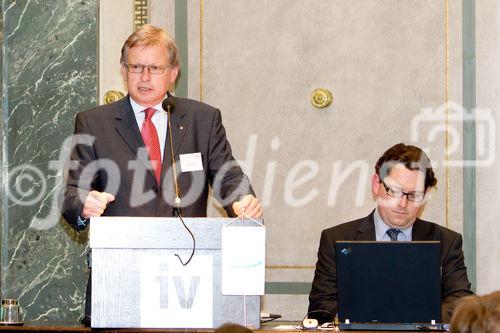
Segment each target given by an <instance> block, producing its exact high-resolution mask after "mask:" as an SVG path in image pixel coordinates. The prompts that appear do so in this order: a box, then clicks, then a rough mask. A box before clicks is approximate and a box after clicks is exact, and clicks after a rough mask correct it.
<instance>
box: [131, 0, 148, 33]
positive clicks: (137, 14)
mask: <svg viewBox="0 0 500 333" xmlns="http://www.w3.org/2000/svg"><path fill="white" fill-rule="evenodd" d="M146 23H149V1H148V0H134V30H137V29H138V28H139V27H141V26H142V25H144V24H146Z"/></svg>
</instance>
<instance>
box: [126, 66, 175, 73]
mask: <svg viewBox="0 0 500 333" xmlns="http://www.w3.org/2000/svg"><path fill="white" fill-rule="evenodd" d="M125 67H126V68H127V71H128V72H129V73H137V74H138V73H142V72H143V71H144V68H147V69H148V71H149V74H153V75H158V74H163V73H164V72H165V69H166V68H169V67H170V65H167V66H163V67H162V66H155V65H149V66H145V65H138V64H126V65H125Z"/></svg>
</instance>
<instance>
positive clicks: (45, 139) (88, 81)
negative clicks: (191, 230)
mask: <svg viewBox="0 0 500 333" xmlns="http://www.w3.org/2000/svg"><path fill="white" fill-rule="evenodd" d="M97 6H98V1H97V0H79V1H76V0H57V1H46V0H38V1H36V0H19V1H18V0H2V14H3V15H2V16H3V22H2V23H3V24H2V36H3V39H2V50H3V51H2V68H3V70H2V82H3V84H2V109H1V112H2V120H1V121H2V133H1V134H2V155H1V164H2V173H1V177H2V178H1V179H2V198H1V199H2V208H1V212H2V222H1V237H2V242H1V290H0V291H1V296H2V298H5V297H13V298H18V299H19V302H20V304H21V306H22V308H23V310H24V311H23V312H24V320H26V321H32V320H40V321H64V322H67V321H70V322H76V321H77V320H78V319H79V318H80V317H81V316H82V314H83V302H84V298H85V281H86V272H87V270H86V261H85V259H86V248H87V243H86V235H85V234H82V235H78V234H76V233H75V232H74V231H73V230H71V229H70V228H69V227H68V226H67V225H66V224H65V222H64V221H63V220H62V218H61V217H60V214H59V209H58V206H57V196H58V192H59V190H60V188H61V185H62V172H61V166H62V162H61V161H62V159H64V158H65V156H64V151H63V149H61V147H62V144H63V142H65V139H66V138H68V137H69V136H70V135H71V133H72V131H73V124H74V116H75V114H76V113H77V112H78V111H81V110H84V109H87V108H89V107H92V106H94V105H95V104H96V103H97V98H96V97H97V44H98V43H97V12H98V10H97Z"/></svg>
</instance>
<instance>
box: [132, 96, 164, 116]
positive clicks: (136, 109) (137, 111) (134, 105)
mask: <svg viewBox="0 0 500 333" xmlns="http://www.w3.org/2000/svg"><path fill="white" fill-rule="evenodd" d="M129 97H130V105H131V106H132V110H134V113H135V114H136V115H137V114H141V112H142V111H144V109H146V107H145V106H142V105H140V104H139V103H137V102H136V101H134V99H133V98H132V96H129ZM162 103H163V102H162ZM162 103H159V104H157V105H155V106H153V109H156V111H159V112H162V113H163V112H166V111H165V110H163V107H162V106H161V104H162Z"/></svg>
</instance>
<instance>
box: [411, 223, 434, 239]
mask: <svg viewBox="0 0 500 333" xmlns="http://www.w3.org/2000/svg"><path fill="white" fill-rule="evenodd" d="M431 229H432V225H431V224H430V223H426V222H424V221H422V220H420V219H417V220H416V221H415V223H414V224H413V229H412V231H411V237H412V240H414V241H426V240H432V230H431Z"/></svg>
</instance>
